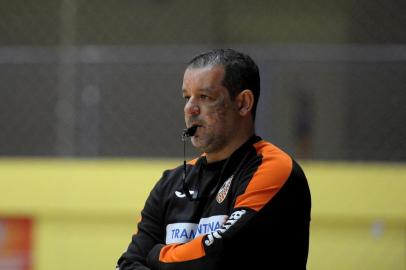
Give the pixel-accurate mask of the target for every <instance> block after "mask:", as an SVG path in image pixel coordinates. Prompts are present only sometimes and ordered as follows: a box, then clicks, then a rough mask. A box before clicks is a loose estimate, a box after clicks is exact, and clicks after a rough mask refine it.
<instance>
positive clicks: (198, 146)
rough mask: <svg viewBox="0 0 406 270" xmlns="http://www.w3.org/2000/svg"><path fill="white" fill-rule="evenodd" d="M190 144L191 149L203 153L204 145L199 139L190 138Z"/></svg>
mask: <svg viewBox="0 0 406 270" xmlns="http://www.w3.org/2000/svg"><path fill="white" fill-rule="evenodd" d="M191 142H192V145H193V147H194V148H196V149H198V150H199V151H201V152H204V150H205V149H206V148H207V146H206V145H205V143H204V142H202V141H201V140H200V138H199V137H192V139H191Z"/></svg>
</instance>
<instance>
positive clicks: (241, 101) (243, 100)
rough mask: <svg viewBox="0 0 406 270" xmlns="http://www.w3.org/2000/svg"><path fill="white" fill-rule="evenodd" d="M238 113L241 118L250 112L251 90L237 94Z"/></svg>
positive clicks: (252, 99)
mask: <svg viewBox="0 0 406 270" xmlns="http://www.w3.org/2000/svg"><path fill="white" fill-rule="evenodd" d="M236 100H237V105H238V111H239V113H240V115H241V116H245V115H247V114H249V113H250V112H251V111H252V107H253V106H254V94H253V93H252V91H251V90H249V89H245V90H243V91H241V93H239V94H238V96H237V98H236Z"/></svg>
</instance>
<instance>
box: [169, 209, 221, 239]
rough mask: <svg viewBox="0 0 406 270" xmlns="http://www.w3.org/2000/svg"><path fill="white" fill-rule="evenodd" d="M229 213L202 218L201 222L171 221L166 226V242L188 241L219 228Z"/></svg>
mask: <svg viewBox="0 0 406 270" xmlns="http://www.w3.org/2000/svg"><path fill="white" fill-rule="evenodd" d="M227 217H228V216H227V215H217V216H211V217H207V218H202V219H200V221H199V224H196V223H189V222H179V223H171V224H168V225H167V226H166V240H165V242H166V244H173V243H186V242H189V241H190V240H193V239H194V238H196V237H198V236H199V235H204V234H209V233H212V232H215V231H216V230H219V229H220V228H221V226H222V225H223V224H224V222H225V221H226V219H227Z"/></svg>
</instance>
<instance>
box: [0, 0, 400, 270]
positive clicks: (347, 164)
mask: <svg viewBox="0 0 406 270" xmlns="http://www.w3.org/2000/svg"><path fill="white" fill-rule="evenodd" d="M405 14H406V2H404V1H401V0H387V1H379V0H372V1H371V0H358V1H351V0H344V1H320V0H316V1H311V2H310V3H309V2H308V1H299V0H284V1H280V0H270V1H265V0H252V1H242V0H234V1H231V0H220V1H214V0H207V1H185V0H97V1H96V0H88V1H81V0H69V1H68V0H41V1H22V0H0V270H20V269H24V270H31V269H34V270H48V269H114V267H115V263H116V260H117V258H118V257H119V256H120V255H121V253H122V252H123V251H124V250H125V249H126V247H127V245H128V243H129V241H130V239H131V234H132V233H134V232H135V230H136V223H137V220H138V218H139V211H140V210H141V209H142V207H143V203H144V201H145V199H146V196H147V195H148V193H149V190H150V189H151V188H152V186H153V184H154V183H155V182H156V181H157V179H159V177H160V175H161V173H162V170H163V169H165V168H171V167H174V166H177V165H178V164H180V163H181V162H182V142H181V140H180V133H181V130H182V129H183V127H184V122H183V104H184V101H183V98H182V95H181V91H180V90H181V83H182V77H183V71H184V68H185V65H186V63H187V62H188V61H189V60H190V59H191V58H192V57H193V56H195V55H196V54H198V53H200V52H202V51H206V50H209V49H211V48H217V47H231V48H234V49H237V50H241V51H243V52H245V53H248V54H249V55H251V56H252V58H253V59H254V60H255V61H256V62H257V64H258V66H259V68H260V73H261V99H260V103H259V107H258V113H257V123H256V124H257V133H258V134H259V135H260V136H262V137H263V138H265V139H267V140H270V141H271V142H273V143H274V144H276V145H278V146H280V147H281V148H282V149H284V150H285V151H287V152H289V153H290V154H291V155H292V156H294V157H295V158H296V159H298V160H299V161H300V163H301V164H302V165H303V167H304V169H305V172H306V174H307V176H308V178H309V184H310V188H311V191H312V196H313V209H312V213H313V214H312V217H313V220H312V228H311V239H310V242H311V246H310V252H309V260H308V268H309V269H406V198H405V196H404V195H403V193H404V192H405V191H406V163H405V161H406V124H405V118H406V117H405V116H406V106H405V102H406V44H405V43H406V32H405V29H406V16H405ZM196 154H198V153H196V152H194V151H193V150H192V148H191V147H190V145H189V147H188V155H189V156H190V157H191V156H194V155H196Z"/></svg>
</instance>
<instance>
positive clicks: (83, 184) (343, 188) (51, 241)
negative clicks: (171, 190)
mask: <svg viewBox="0 0 406 270" xmlns="http://www.w3.org/2000/svg"><path fill="white" fill-rule="evenodd" d="M180 163H181V162H180V161H179V160H137V159H134V160H65V159H60V160H58V159H50V160H44V159H37V160H35V159H34V160H33V159H27V160H12V159H3V160H0V217H1V216H13V217H14V216H31V217H33V219H34V222H35V223H34V251H33V252H34V269H35V270H54V269H58V270H72V269H75V270H81V269H98V270H104V269H105V270H107V269H114V266H115V263H116V260H117V258H118V257H119V255H120V254H121V253H122V252H123V251H124V249H125V248H126V247H127V245H128V242H129V241H130V238H131V234H132V233H133V232H134V231H135V229H136V223H137V219H138V216H139V211H140V210H141V208H142V207H143V203H144V201H145V198H146V196H147V195H148V192H149V190H150V189H151V188H152V186H153V185H154V183H155V182H156V180H157V179H158V178H159V177H160V176H161V174H162V171H163V169H165V168H172V167H174V166H176V165H178V164H180ZM302 165H303V167H304V169H305V172H306V174H307V176H308V178H309V184H310V188H311V192H312V198H313V208H312V227H311V237H310V241H311V242H310V253H309V262H308V269H315V270H318V269H320V270H322V269H323V270H324V269H329V270H334V269H346V270H347V269H357V270H358V269H406V265H405V261H406V257H405V256H406V229H405V228H406V196H404V193H405V191H406V165H405V164H378V163H369V164H367V163H315V162H306V163H302Z"/></svg>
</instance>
